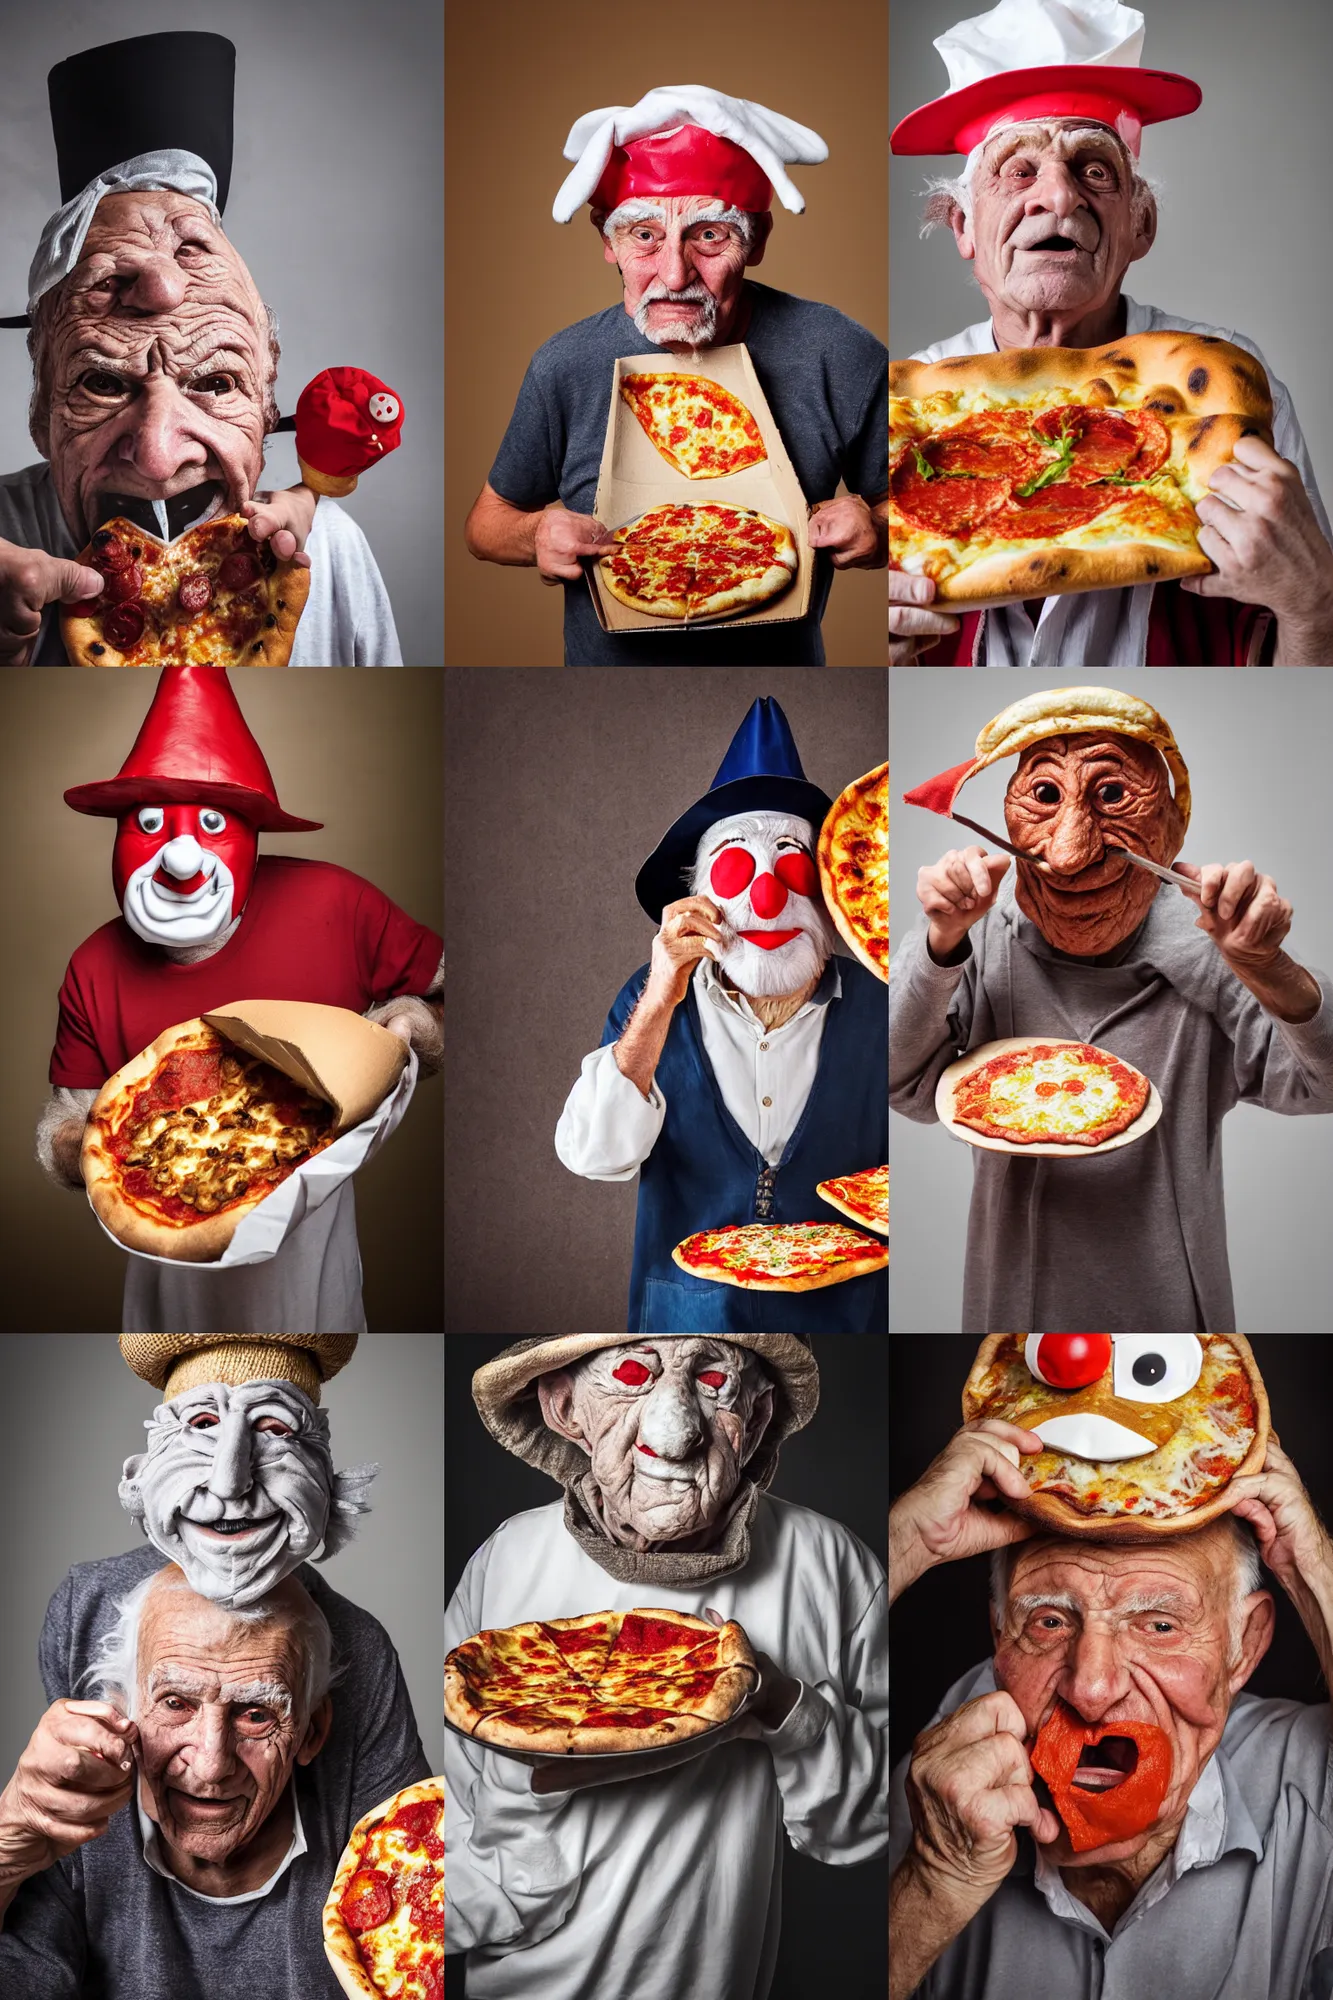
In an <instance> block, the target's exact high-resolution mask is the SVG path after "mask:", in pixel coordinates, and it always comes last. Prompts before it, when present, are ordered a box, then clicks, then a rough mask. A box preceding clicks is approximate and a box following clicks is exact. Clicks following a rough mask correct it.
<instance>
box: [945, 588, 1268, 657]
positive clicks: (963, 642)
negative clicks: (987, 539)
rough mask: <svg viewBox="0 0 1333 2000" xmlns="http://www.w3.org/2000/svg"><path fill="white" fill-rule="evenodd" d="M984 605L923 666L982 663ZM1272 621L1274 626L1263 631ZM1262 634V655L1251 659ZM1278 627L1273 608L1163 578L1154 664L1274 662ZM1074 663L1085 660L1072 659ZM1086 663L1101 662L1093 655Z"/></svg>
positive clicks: (1151, 641)
mask: <svg viewBox="0 0 1333 2000" xmlns="http://www.w3.org/2000/svg"><path fill="white" fill-rule="evenodd" d="M985 615H986V614H985V613H984V612H983V611H965V612H963V613H962V615H961V620H960V623H959V627H958V630H957V631H956V632H949V633H946V634H945V636H944V638H942V639H941V640H940V641H939V642H938V644H936V645H934V646H932V647H931V649H930V651H929V652H928V653H922V654H921V656H920V659H919V662H918V664H919V665H921V666H923V667H971V666H975V665H976V659H975V654H976V648H977V641H978V638H979V628H980V625H981V621H982V619H983V618H984V617H985ZM1265 621H1267V624H1268V630H1267V631H1266V632H1262V633H1261V631H1260V627H1261V625H1263V624H1264V623H1265ZM1256 640H1257V641H1258V642H1259V646H1260V651H1259V657H1258V658H1257V659H1255V660H1253V661H1252V660H1251V654H1252V652H1253V651H1254V648H1255V644H1256ZM1275 642H1276V628H1275V627H1274V626H1273V624H1272V619H1271V614H1270V613H1269V612H1267V611H1265V610H1263V609H1262V607H1261V606H1259V605H1255V604H1236V603H1234V602H1233V601H1232V599H1231V598H1229V597H1196V596H1195V595H1194V593H1193V592H1192V591H1188V590H1182V589H1181V587H1180V584H1179V582H1178V581H1176V582H1172V583H1159V584H1158V585H1157V588H1156V589H1155V590H1154V592H1153V600H1152V611H1151V613H1150V614H1149V618H1148V657H1147V659H1146V660H1145V661H1144V665H1145V666H1149V667H1248V666H1250V665H1255V666H1271V665H1272V663H1273V649H1274V645H1275ZM1069 664H1070V665H1071V666H1073V665H1077V664H1079V663H1078V662H1076V661H1070V662H1069ZM1082 664H1083V665H1085V666H1096V665H1098V662H1097V661H1096V660H1087V661H1084V662H1083V663H1082Z"/></svg>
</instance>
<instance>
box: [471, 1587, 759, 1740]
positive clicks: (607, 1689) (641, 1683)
mask: <svg viewBox="0 0 1333 2000" xmlns="http://www.w3.org/2000/svg"><path fill="white" fill-rule="evenodd" d="M758 1680H759V1669H758V1667H757V1665H756V1663H755V1657H754V1654H753V1652H752V1651H751V1649H750V1642H749V1640H748V1639H747V1638H746V1636H745V1634H744V1632H743V1631H742V1630H741V1628H740V1626H739V1625H737V1624H735V1623H734V1622H729V1623H727V1624H725V1625H721V1626H716V1625H713V1624H711V1623H710V1622H709V1621H708V1620H707V1619H706V1618H696V1617H694V1616H692V1615H691V1614H690V1613H688V1612H684V1611H662V1610H653V1609H647V1610H644V1609H637V1610H633V1611H596V1612H590V1613H587V1614H586V1615H584V1616H582V1617H577V1618H547V1619H540V1620H532V1621H530V1622H529V1623H527V1624H523V1625H510V1626H506V1627H504V1628H503V1629H499V1630H495V1631H485V1632H478V1633H476V1634H475V1635H474V1636H473V1637H472V1638H471V1639H465V1640H464V1642H463V1644H462V1645H461V1646H456V1647H455V1648H454V1650H453V1652H452V1653H450V1654H449V1655H448V1656H447V1658H446V1660H445V1663H444V1714H445V1719H446V1721H448V1722H449V1723H451V1724H452V1726H453V1727H454V1728H455V1729H460V1730H462V1731H464V1733H465V1734H467V1735H469V1736H473V1737H475V1738H476V1739H477V1741H478V1742H479V1743H490V1744H493V1745H495V1746H496V1747H497V1748H500V1749H505V1750H520V1751H527V1752H532V1753H535V1754H540V1755H543V1756H570V1755H574V1756H589V1755H594V1756H605V1755H623V1754H624V1753H626V1752H628V1751H633V1750H650V1749H661V1748H664V1747H666V1746H668V1745H671V1744H674V1743H681V1742H684V1741H686V1740H687V1739H688V1738H690V1737H694V1736H700V1735H702V1734H704V1733H705V1732H706V1731H707V1730H710V1729H716V1728H717V1727H719V1726H720V1725H721V1724H723V1723H725V1722H729V1721H731V1719H732V1718H733V1717H734V1716H735V1715H736V1713H737V1711H738V1710H739V1709H740V1708H741V1707H742V1706H743V1705H744V1703H745V1702H746V1701H747V1700H748V1698H749V1696H750V1695H751V1694H752V1693H753V1691H754V1689H755V1687H756V1686H757V1685H758Z"/></svg>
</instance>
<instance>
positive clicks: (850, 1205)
mask: <svg viewBox="0 0 1333 2000" xmlns="http://www.w3.org/2000/svg"><path fill="white" fill-rule="evenodd" d="M867 1171H871V1170H867ZM885 1171H886V1172H887V1168H886V1169H885ZM836 1179H838V1180H853V1179H855V1175H853V1174H839V1175H837V1176H836ZM815 1193H816V1194H817V1195H818V1196H819V1198H820V1200H821V1201H826V1202H827V1203H828V1205H829V1207H830V1208H836V1209H837V1211H838V1213H839V1215H845V1216H846V1217H847V1220H848V1221H849V1222H855V1223H857V1224H859V1225H860V1227H861V1228H862V1229H873V1230H874V1232H875V1234H876V1235H877V1236H887V1235H888V1233H889V1224H888V1220H887V1218H886V1219H885V1220H884V1221H883V1222H881V1221H880V1219H879V1217H878V1216H872V1215H867V1214H866V1212H865V1210H864V1209H863V1208H858V1207H857V1206H856V1204H855V1202H850V1201H847V1200H846V1199H845V1198H844V1196H842V1195H840V1194H838V1193H836V1192H835V1189H834V1183H833V1181H831V1180H828V1181H818V1182H816V1184H815Z"/></svg>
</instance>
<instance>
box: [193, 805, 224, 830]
mask: <svg viewBox="0 0 1333 2000" xmlns="http://www.w3.org/2000/svg"><path fill="white" fill-rule="evenodd" d="M226 824H227V816H226V814H225V813H220V812H219V811H218V809H217V807H216V806H205V807H204V809H203V811H202V812H201V813H200V815H199V825H200V828H201V829H202V831H203V832H204V833H221V831H222V829H223V827H224V826H225V825H226Z"/></svg>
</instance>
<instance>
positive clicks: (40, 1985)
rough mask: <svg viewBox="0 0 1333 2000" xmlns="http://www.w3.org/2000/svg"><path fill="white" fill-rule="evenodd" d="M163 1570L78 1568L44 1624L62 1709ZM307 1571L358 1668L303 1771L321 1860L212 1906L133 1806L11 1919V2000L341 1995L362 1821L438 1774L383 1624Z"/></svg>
mask: <svg viewBox="0 0 1333 2000" xmlns="http://www.w3.org/2000/svg"><path fill="white" fill-rule="evenodd" d="M163 1562H164V1558H163V1557H162V1555H161V1554H160V1553H159V1551H158V1550H157V1549H155V1548H143V1549H137V1550H135V1551H133V1552H132V1553H131V1554H129V1555H123V1556H108V1557H106V1558H105V1559H104V1560H103V1561H101V1562H92V1563H79V1564H77V1565H76V1566H75V1568H73V1569H72V1570H71V1571H70V1572H69V1575H68V1576H67V1577H66V1578H65V1581H64V1582H63V1583H62V1584H61V1586H60V1588H59V1590H57V1592H56V1594H55V1596H54V1597H53V1598H52V1599H51V1603H50V1607H49V1609H48V1611H47V1614H46V1622H45V1624H44V1625H43V1627H42V1637H41V1646H40V1662H41V1670H42V1681H43V1684H44V1685H45V1688H46V1698H47V1701H48V1702H53V1701H59V1700H62V1699H66V1698H69V1697H72V1696H74V1695H75V1693H76V1686H75V1684H76V1681H77V1678H78V1676H79V1674H80V1673H81V1672H82V1671H83V1669H84V1667H86V1666H87V1665H88V1664H89V1661H90V1659H91V1657H92V1655H93V1653H94V1652H95V1651H96V1646H97V1641H98V1640H99V1639H100V1637H101V1636H102V1634H103V1632H105V1630H106V1629H107V1627H108V1626H109V1625H110V1623H111V1621H112V1618H113V1617H114V1612H115V1605H114V1600H115V1599H116V1598H117V1597H119V1596H123V1595H124V1593H125V1592H126V1591H128V1590H130V1589H132V1588H133V1586H134V1585H135V1584H136V1583H140V1582H142V1580H143V1578H144V1577H146V1576H148V1575H150V1574H151V1573H152V1572H153V1571H154V1570H156V1569H161V1568H162V1567H163ZM296 1575H297V1578H298V1580H299V1581H300V1582H301V1583H302V1584H304V1586H305V1588H306V1589H307V1590H308V1591H309V1593H310V1595H311V1597H313V1598H314V1600H315V1602H316V1604H318V1606H319V1608H320V1610H321V1611H322V1612H323V1613H324V1616H325V1617H326V1618H327V1619H328V1621H329V1627H330V1629H331V1631H332V1633H333V1644H334V1656H335V1662H342V1663H343V1664H344V1665H345V1667H346V1673H345V1674H344V1676H343V1678H342V1679H340V1680H339V1681H337V1682H336V1683H335V1686H334V1689H333V1727H332V1729H331V1731H330V1733H329V1739H328V1742H327V1743H326V1744H325V1746H324V1748H323V1750H321V1752H320V1753H319V1755H318V1757H316V1758H315V1759H314V1761H313V1763H310V1764H307V1765H305V1766H304V1767H301V1766H298V1767H297V1769H296V1771H295V1773H294V1777H293V1782H294V1784H295V1786H296V1798H297V1803H298V1805H299V1807H300V1814H301V1822H302V1826H303V1829H304V1832H305V1838H306V1843H307V1851H306V1852H305V1853H304V1854H298V1855H297V1856H296V1858H295V1860H293V1861H292V1863H291V1865H290V1866H289V1867H288V1868H287V1869H286V1870H285V1872H284V1873H283V1874H281V1875H280V1876H279V1877H278V1879H277V1881H276V1882H275V1883H274V1884H273V1887H272V1888H271V1889H270V1890H269V1892H268V1894H267V1895H265V1896H262V1897H260V1899H259V1900H258V1901H254V1902H241V1903H231V1902H210V1901H209V1900H208V1899H207V1898H204V1897H201V1896H198V1895H194V1894H192V1893H191V1892H190V1891H189V1890H187V1889H185V1888H184V1887H183V1886H182V1885H181V1884H180V1883H179V1882H177V1881H175V1880H174V1879H173V1880H171V1881H166V1880H164V1879H163V1877H162V1876H160V1875H158V1874H155V1873H154V1872H153V1870H152V1869H151V1868H150V1867H149V1866H148V1863H147V1862H146V1861H145V1859H144V1852H143V1838H142V1835H141V1833H140V1829H139V1823H138V1817H137V1814H135V1813H134V1812H133V1811H132V1810H131V1809H129V1808H124V1809H122V1810H121V1811H120V1812H118V1813H117V1814H116V1815H115V1817H114V1818H113V1819H112V1821H111V1824H110V1826H109V1827H108V1828H107V1830H106V1832H105V1833H104V1834H103V1835H102V1836H101V1837H100V1838H99V1839H97V1840H91V1841H89V1842H88V1843H87V1845H86V1846H84V1847H82V1848H80V1849H79V1850H78V1851H77V1852H76V1853H74V1854H72V1855H70V1856H69V1857H68V1858H67V1859H66V1860H64V1861H59V1862H57V1863H56V1865H55V1867H53V1868H48V1869H47V1870H46V1871H45V1872H44V1873H43V1874H41V1875H34V1876H33V1877H32V1878H31V1879H30V1880H29V1881H27V1882H25V1883H24V1884H23V1887H22V1888H21V1889H20V1890H19V1892H18V1895H17V1896H16V1897H15V1898H14V1901H13V1902H12V1903H11V1904H10V1906H9V1909H8V1910H7V1911H6V1912H5V1917H4V1930H3V1932H0V1994H2V1995H4V1997H5V2000H19V1996H22V2000H237V1996H243V2000H296V1996H298V1995H299V1996H300V2000H340V1995H341V1989H340V1987H339V1985H338V1982H337V1980H336V1978H335V1977H334V1974H333V1971H332V1968H331V1967H330V1965H329V1963H328V1960H327V1959H326V1958H325V1956H324V1945H323V1938H322V1933H321V1929H320V1917H321V1913H322V1911H323V1907H324V1898H325V1897H326V1896H327V1895H328V1892H329V1886H330V1884H331V1883H332V1881H333V1877H334V1873H335V1871H336V1869H337V1866H338V1861H339V1857H340V1856H341V1854H342V1850H343V1848H344V1847H345V1846H346V1844H347V1838H348V1835H349V1834H350V1833H351V1830H352V1828H353V1826H354V1825H355V1824H356V1822H357V1820H358V1819H360V1818H361V1816H362V1814H363V1813H367V1812H369V1811H370V1809H371V1807H372V1806H376V1805H378V1804H379V1803H380V1801H381V1800H382V1799H386V1798H389V1797H391V1796H392V1794H393V1793H394V1792H396V1791H400V1790H401V1789H402V1788H403V1786H405V1785H413V1784H416V1783H417V1782H418V1781H419V1780H420V1779H422V1778H427V1777H429V1776H430V1766H429V1765H428V1764H427V1762H426V1758H425V1753H424V1751H423V1750H422V1747H421V1738H420V1736H419V1735H418V1733H417V1725H416V1720H415V1717H414V1716H413V1714H412V1705H411V1702H410V1701H409V1700H408V1695H407V1688H406V1686H405V1684H404V1682H403V1676H402V1669H401V1668H400V1667H399V1664H398V1656H397V1654H396V1653H395V1652H394V1649H393V1646H392V1644H391V1642H390V1640H389V1636H388V1634H387V1632H385V1630H384V1628H383V1626H382V1625H380V1624H379V1622H378V1620H376V1619H375V1618H372V1617H371V1615H370V1613H369V1612H368V1611H363V1610H362V1609H361V1608H360V1606H359V1605H356V1604H353V1603H351V1602H350V1601H349V1600H348V1599H347V1598H345V1597H340V1596H339V1595H338V1593H337V1592H336V1591H333V1590H330V1589H329V1586H328V1585H327V1584H326V1583H325V1582H324V1581H323V1580H322V1578H321V1577H320V1576H319V1575H318V1573H317V1572H316V1571H314V1570H312V1569H311V1568H309V1566H308V1565H303V1566H302V1567H301V1568H300V1569H298V1570H297V1571H296ZM78 1693H79V1694H81V1695H86V1694H87V1690H86V1689H82V1690H78ZM36 1720H37V1718H36V1717H35V1716H34V1717H33V1722H34V1725H35V1723H36Z"/></svg>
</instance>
